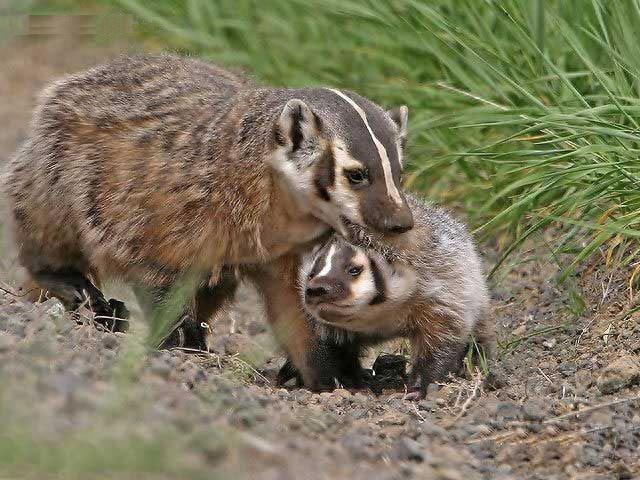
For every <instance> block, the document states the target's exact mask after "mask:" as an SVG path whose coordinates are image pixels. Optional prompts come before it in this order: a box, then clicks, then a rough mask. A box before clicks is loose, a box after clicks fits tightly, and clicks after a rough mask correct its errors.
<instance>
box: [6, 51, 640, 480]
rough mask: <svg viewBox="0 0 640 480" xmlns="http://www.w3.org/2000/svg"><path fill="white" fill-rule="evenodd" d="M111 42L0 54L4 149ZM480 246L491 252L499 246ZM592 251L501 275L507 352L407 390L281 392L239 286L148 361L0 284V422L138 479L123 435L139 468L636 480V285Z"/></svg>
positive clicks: (255, 304)
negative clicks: (182, 341)
mask: <svg viewBox="0 0 640 480" xmlns="http://www.w3.org/2000/svg"><path fill="white" fill-rule="evenodd" d="M121 50H122V48H121V47H118V46H117V45H116V46H104V45H103V46H95V45H84V44H82V43H78V44H76V43H74V42H71V43H69V41H68V40H55V41H54V40H47V39H44V40H43V39H39V40H34V39H28V40H21V41H19V42H14V43H13V44H12V45H11V46H10V48H4V49H1V50H0V66H1V68H0V125H1V126H2V128H0V161H2V162H5V161H6V159H7V158H8V156H9V155H10V153H11V152H12V151H13V150H14V149H15V147H16V145H17V144H18V142H19V141H20V139H21V138H22V137H23V136H24V134H25V130H26V127H27V125H28V121H29V116H30V113H31V109H32V107H33V105H34V102H35V98H36V97H35V95H36V93H37V91H38V90H39V89H40V88H41V87H42V86H43V85H44V84H45V83H46V82H47V81H49V80H50V79H52V78H54V77H56V76H58V75H60V74H63V73H65V72H72V71H74V70H76V69H78V68H81V67H84V66H87V65H91V64H93V63H97V62H100V61H102V60H104V59H105V58H106V57H108V56H110V55H112V54H113V53H114V52H116V51H121ZM549 235H552V233H551V232H550V233H549ZM549 240H551V239H549ZM540 243H544V242H540ZM483 251H484V254H485V257H486V259H487V264H489V265H490V264H491V262H492V261H494V260H495V257H496V252H495V249H494V247H493V246H492V245H484V246H483ZM535 253H536V251H534V252H533V254H535ZM537 253H544V252H543V251H540V252H537ZM531 258H544V255H539V256H536V255H533V256H532V257H531ZM603 263H604V262H603V260H602V259H600V258H595V259H594V260H593V262H592V263H590V264H588V265H586V266H584V267H583V268H582V269H581V270H580V271H579V272H578V274H577V276H576V277H575V278H574V279H572V280H571V281H570V282H569V283H568V284H567V285H564V286H563V287H562V288H560V289H559V288H558V287H557V286H556V285H555V282H554V278H555V277H556V276H557V273H558V267H557V266H555V265H553V264H549V263H545V262H544V261H528V262H522V263H520V264H519V265H517V266H515V267H513V268H512V269H511V270H510V271H509V272H508V273H506V274H504V275H502V276H501V278H500V280H499V281H498V282H497V284H495V285H493V312H494V315H495V320H496V322H497V325H498V336H499V345H500V347H501V348H500V349H499V351H500V352H501V355H500V358H499V359H498V360H497V361H496V362H494V363H493V364H492V372H493V374H492V378H491V379H490V380H491V381H489V382H487V381H484V379H483V378H481V377H480V376H479V375H475V376H474V375H471V376H470V378H466V379H462V378H456V379H453V380H452V381H451V382H448V383H446V384H443V385H440V386H439V388H433V389H430V391H429V393H428V395H427V398H426V399H424V400H420V401H409V400H406V399H405V398H404V396H405V393H404V392H403V391H394V392H384V393H383V394H382V395H380V396H374V395H373V394H371V393H369V392H366V391H359V392H351V391H347V390H337V391H335V392H333V393H323V394H313V393H310V392H308V391H306V390H303V389H294V388H291V389H283V388H276V387H274V386H273V379H274V378H275V374H276V372H277V370H278V368H279V366H280V365H281V363H282V360H283V359H282V357H281V355H280V354H279V353H278V351H277V349H276V348H275V347H274V344H273V341H272V340H271V337H270V334H269V332H268V330H267V328H266V323H265V321H264V319H263V314H262V312H261V309H260V305H259V301H258V299H257V297H256V295H255V293H254V292H253V291H252V290H251V289H250V288H243V289H242V291H241V292H240V294H239V295H238V299H237V305H236V306H235V307H234V308H233V309H232V310H231V311H229V312H227V313H226V314H225V315H223V316H222V318H221V319H220V322H219V325H218V327H217V328H216V340H215V342H214V352H213V353H211V354H208V355H192V354H187V353H185V352H180V351H172V352H157V353H155V354H153V355H151V356H150V357H148V358H147V357H144V355H143V354H142V353H139V350H140V346H139V343H136V339H137V338H139V336H136V335H135V332H134V334H130V335H128V336H122V335H114V334H111V333H104V332H99V331H97V330H96V329H94V328H92V327H91V326H77V325H76V324H75V322H74V321H72V320H71V319H70V317H69V316H68V315H67V314H66V313H64V312H63V311H62V310H61V308H60V305H59V304H58V303H57V301H56V300H55V299H51V300H48V301H46V302H45V303H42V304H39V305H34V304H29V303H23V302H22V301H21V299H20V298H19V297H16V296H15V295H13V294H11V293H7V292H0V377H1V378H3V379H4V380H3V382H4V384H3V385H2V387H3V388H1V389H0V411H1V410H4V413H3V414H1V415H0V421H2V422H3V425H4V426H5V431H6V432H15V435H16V438H18V437H19V436H20V435H22V437H25V436H26V437H29V435H35V436H36V437H37V438H38V439H39V441H41V442H49V444H51V445H52V446H53V445H55V444H56V443H57V442H58V441H59V440H61V439H65V440H67V441H73V440H74V439H76V440H77V441H78V443H77V446H78V448H80V447H83V445H82V443H83V441H82V440H80V439H82V438H85V437H86V438H92V439H94V440H95V441H96V442H105V444H107V443H106V442H110V443H108V445H110V446H109V451H110V453H109V454H107V459H106V460H105V462H106V463H105V466H104V470H105V471H109V472H111V473H112V474H113V476H115V477H117V478H133V476H129V475H128V474H126V473H122V476H121V477H118V475H117V472H118V471H119V470H118V468H116V467H115V465H118V464H123V465H124V464H127V465H133V467H131V469H132V470H133V471H135V469H136V468H138V469H140V470H141V471H148V469H147V467H145V466H142V465H143V464H142V463H136V462H142V460H141V459H140V458H139V456H136V458H130V456H128V455H127V449H128V448H129V447H131V445H129V444H127V443H126V442H123V441H122V439H124V438H129V439H132V438H133V439H136V440H135V442H134V443H135V445H136V446H137V447H140V446H141V445H142V446H144V445H146V444H147V443H146V442H148V441H151V439H153V441H154V442H160V444H161V445H165V447H166V448H167V450H166V451H164V450H162V449H160V450H157V451H156V450H152V449H151V447H150V450H149V451H148V452H146V451H145V452H146V453H147V454H148V455H152V454H153V453H154V452H155V453H158V452H161V453H162V452H164V453H162V455H161V457H163V458H162V460H161V461H157V462H156V463H157V471H155V472H153V471H148V473H149V474H148V475H147V476H145V477H144V478H176V476H180V477H181V476H182V475H180V474H179V472H183V473H184V472H190V474H192V475H193V478H206V477H205V476H202V475H201V474H202V472H216V473H220V474H221V476H222V477H223V478H224V477H225V476H229V475H233V478H239V477H243V476H246V477H247V478H260V479H297V478H309V479H316V478H317V479H324V478H327V479H328V478H351V479H367V480H374V479H376V480H377V479H395V478H427V479H431V478H434V479H449V480H456V479H465V480H470V479H482V478H496V479H521V478H527V479H564V478H574V479H584V480H586V479H589V480H595V479H605V478H606V479H609V478H617V479H631V478H640V454H638V449H639V447H640V410H639V407H640V388H639V387H638V384H639V383H640V314H638V313H635V314H632V315H630V316H625V315H624V313H623V312H624V311H625V310H626V309H628V308H629V306H630V304H631V302H632V298H633V296H634V295H633V292H630V290H629V286H628V280H629V276H630V271H623V272H613V273H612V272H611V271H609V270H607V269H606V268H604V267H603V266H602V265H603ZM4 267H5V268H4V271H3V272H2V276H3V277H0V279H2V280H4V282H3V284H4V285H5V286H6V285H9V286H11V284H12V282H13V278H14V275H13V270H12V264H11V262H9V261H5V264H4ZM585 304H586V306H585ZM133 328H134V331H136V330H143V329H144V325H140V326H134V327H133ZM396 347H397V345H388V346H387V347H386V348H387V351H392V350H393V349H394V348H396ZM127 365H135V366H136V368H129V369H127V368H125V367H126V366H127ZM8 379H10V380H8ZM114 402H115V403H117V404H118V405H119V408H117V409H115V410H114ZM16 404H17V405H16ZM21 406H22V407H21ZM113 411H117V412H118V413H117V415H115V416H114V414H113ZM7 412H11V413H10V414H8V413H7ZM21 412H22V413H21ZM110 412H111V413H110ZM22 415H24V419H28V421H29V422H30V425H31V426H32V427H31V428H32V430H33V431H32V432H31V433H29V434H26V433H24V432H23V431H22V430H21V428H22V427H20V425H22V423H20V421H19V420H21V419H23V416H22ZM22 437H20V438H22ZM26 437H25V438H26ZM165 437H166V438H168V440H167V441H166V444H165V443H162V442H163V440H162V439H164V438H165ZM29 438H30V437H29ZM16 441H17V440H16ZM25 441H26V440H25ZM167 445H168V446H167ZM56 448H58V447H56ZM59 448H63V449H64V447H63V446H60V447H59ZM158 448H160V447H158ZM80 450H81V451H82V448H80ZM167 452H168V454H166V455H165V453H167ZM171 454H172V455H173V456H172V455H171ZM34 455H35V453H34ZM38 455H40V454H38ZM26 458H29V457H26ZM47 462H49V463H47ZM52 462H53V461H52V460H51V461H50V460H49V459H45V458H44V457H42V456H39V457H38V459H37V461H36V460H34V462H33V463H34V465H36V464H38V465H41V466H42V465H44V466H46V465H52V464H54V463H55V462H53V463H52ZM109 462H111V463H109ZM127 462H128V463H127ZM136 466H137V467H136ZM52 468H53V467H52ZM123 469H124V467H123ZM114 472H115V473H114ZM123 472H124V470H123ZM0 473H2V466H1V465H0ZM198 475H201V476H198ZM185 476H186V475H185ZM30 478H31V477H30ZM32 478H41V477H37V476H36V477H32ZM55 478H65V477H64V476H62V477H55ZM100 478H103V477H100Z"/></svg>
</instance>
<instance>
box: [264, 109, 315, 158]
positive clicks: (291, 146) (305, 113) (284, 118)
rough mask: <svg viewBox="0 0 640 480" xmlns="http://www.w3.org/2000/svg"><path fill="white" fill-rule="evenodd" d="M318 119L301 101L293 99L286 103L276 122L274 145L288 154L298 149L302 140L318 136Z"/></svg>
mask: <svg viewBox="0 0 640 480" xmlns="http://www.w3.org/2000/svg"><path fill="white" fill-rule="evenodd" d="M319 130H320V118H319V117H318V116H317V115H316V114H315V113H314V112H313V111H312V110H311V109H310V108H309V107H308V106H307V104H306V103H304V102H303V101H302V100H298V99H297V98H293V99H291V100H289V101H288V102H287V104H286V105H285V106H284V107H283V109H282V112H280V117H279V118H278V120H277V121H276V124H275V128H274V136H275V140H276V143H277V144H278V145H282V146H284V147H287V149H288V150H289V151H290V152H295V151H296V150H298V148H300V145H301V144H302V142H303V140H308V139H310V138H313V137H315V136H317V135H318V133H319Z"/></svg>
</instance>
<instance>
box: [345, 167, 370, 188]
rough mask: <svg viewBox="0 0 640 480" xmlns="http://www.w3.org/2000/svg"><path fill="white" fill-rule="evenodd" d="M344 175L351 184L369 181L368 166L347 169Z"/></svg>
mask: <svg viewBox="0 0 640 480" xmlns="http://www.w3.org/2000/svg"><path fill="white" fill-rule="evenodd" d="M344 175H345V176H346V177H347V180H349V183H350V184H351V185H362V184H364V183H366V182H368V181H369V172H368V170H367V169H366V168H356V169H354V170H346V171H345V172H344Z"/></svg>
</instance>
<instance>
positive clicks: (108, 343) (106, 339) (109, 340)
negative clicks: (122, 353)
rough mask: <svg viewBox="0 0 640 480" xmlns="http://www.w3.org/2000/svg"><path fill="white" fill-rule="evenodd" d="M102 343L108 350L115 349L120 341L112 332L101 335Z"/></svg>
mask: <svg viewBox="0 0 640 480" xmlns="http://www.w3.org/2000/svg"><path fill="white" fill-rule="evenodd" d="M102 345H103V346H104V348H106V349H108V350H115V349H116V348H117V347H118V345H120V341H119V340H118V337H116V336H115V335H113V334H112V333H105V334H104V335H103V336H102Z"/></svg>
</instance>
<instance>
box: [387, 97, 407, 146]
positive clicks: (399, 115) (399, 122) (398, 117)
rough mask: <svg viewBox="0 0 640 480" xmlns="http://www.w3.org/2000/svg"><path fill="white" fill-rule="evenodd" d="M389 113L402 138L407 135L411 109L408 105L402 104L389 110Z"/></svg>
mask: <svg viewBox="0 0 640 480" xmlns="http://www.w3.org/2000/svg"><path fill="white" fill-rule="evenodd" d="M387 115H389V116H390V117H391V120H393V123H395V124H396V126H397V127H398V130H399V132H400V138H402V139H404V138H405V137H406V136H407V122H408V120H409V109H408V108H407V106H406V105H400V106H399V107H395V108H392V109H391V110H387Z"/></svg>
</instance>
